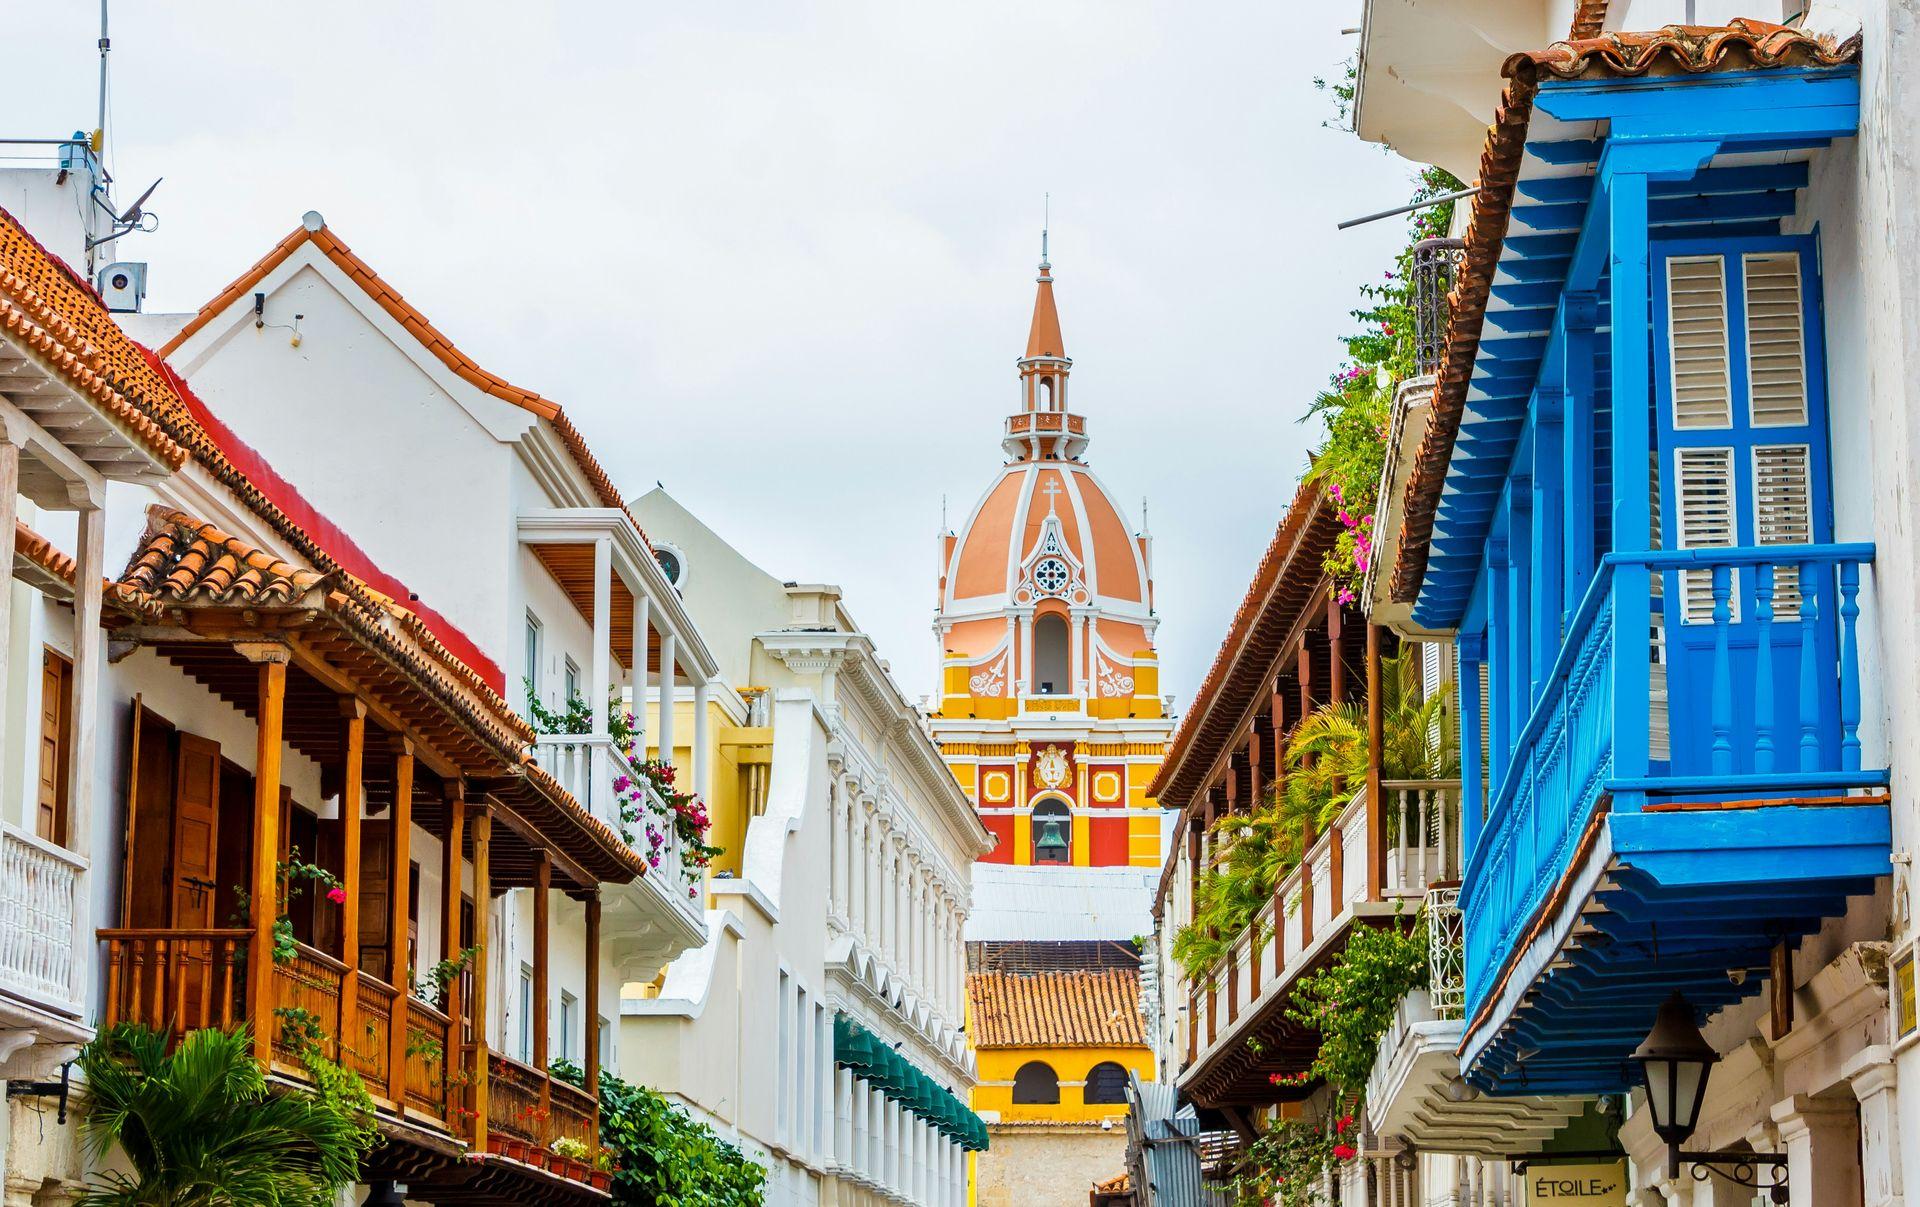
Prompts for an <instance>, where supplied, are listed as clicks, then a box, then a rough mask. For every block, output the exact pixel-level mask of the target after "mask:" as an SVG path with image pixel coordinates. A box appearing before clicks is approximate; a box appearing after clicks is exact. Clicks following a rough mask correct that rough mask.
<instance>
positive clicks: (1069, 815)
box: [1033, 800, 1073, 863]
mask: <svg viewBox="0 0 1920 1207" xmlns="http://www.w3.org/2000/svg"><path fill="white" fill-rule="evenodd" d="M1033 861H1034V862H1035V863H1072V862H1073V810H1071V809H1069V808H1067V806H1066V805H1065V804H1064V803H1063V802H1061V801H1057V800H1043V801H1041V802H1040V803H1039V804H1037V805H1035V806H1034V807H1033Z"/></svg>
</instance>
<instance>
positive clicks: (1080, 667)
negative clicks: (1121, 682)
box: [1067, 611, 1093, 803]
mask: <svg viewBox="0 0 1920 1207" xmlns="http://www.w3.org/2000/svg"><path fill="white" fill-rule="evenodd" d="M1087 665H1088V659H1087V618H1086V617H1085V616H1084V615H1082V614H1081V613H1080V612H1078V611H1075V612H1074V613H1073V670H1072V675H1073V682H1072V684H1071V685H1069V686H1068V688H1067V690H1068V691H1070V692H1073V693H1074V694H1075V695H1078V694H1080V692H1081V691H1082V690H1084V689H1085V688H1086V681H1087ZM1092 694H1093V693H1092V692H1091V691H1088V692H1087V695H1088V696H1089V697H1091V696H1092ZM1082 803H1084V802H1082Z"/></svg>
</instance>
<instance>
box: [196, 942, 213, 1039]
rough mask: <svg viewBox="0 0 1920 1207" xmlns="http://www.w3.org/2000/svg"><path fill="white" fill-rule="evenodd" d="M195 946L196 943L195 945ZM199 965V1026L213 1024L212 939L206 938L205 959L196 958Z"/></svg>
mask: <svg viewBox="0 0 1920 1207" xmlns="http://www.w3.org/2000/svg"><path fill="white" fill-rule="evenodd" d="M196 946H197V945H196ZM195 962H196V963H198V964H199V965H200V1022H199V1025H200V1026H201V1027H211V1026H213V941H212V940H210V939H209V940H207V954H206V958H205V959H201V960H196V961H195Z"/></svg>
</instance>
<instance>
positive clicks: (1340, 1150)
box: [1333, 1144, 1360, 1161]
mask: <svg viewBox="0 0 1920 1207" xmlns="http://www.w3.org/2000/svg"><path fill="white" fill-rule="evenodd" d="M1333 1155H1334V1156H1335V1157H1336V1158H1337V1159H1339V1160H1342V1161H1351V1160H1353V1159H1354V1158H1355V1157H1357V1156H1359V1155H1360V1154H1359V1152H1358V1151H1356V1150H1355V1149H1354V1148H1353V1147H1352V1146H1351V1145H1347V1144H1336V1145H1334V1146H1333Z"/></svg>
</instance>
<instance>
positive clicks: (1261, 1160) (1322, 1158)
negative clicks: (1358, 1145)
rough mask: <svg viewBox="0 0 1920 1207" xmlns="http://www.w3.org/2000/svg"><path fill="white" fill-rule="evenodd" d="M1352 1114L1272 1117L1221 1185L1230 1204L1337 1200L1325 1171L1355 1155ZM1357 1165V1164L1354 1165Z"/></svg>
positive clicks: (1302, 1204)
mask: <svg viewBox="0 0 1920 1207" xmlns="http://www.w3.org/2000/svg"><path fill="white" fill-rule="evenodd" d="M1357 1131H1358V1128H1357V1127H1356V1126H1355V1123H1354V1119H1353V1116H1352V1115H1342V1116H1339V1117H1337V1118H1314V1117H1311V1116H1305V1115H1302V1116H1289V1117H1283V1118H1279V1119H1276V1120H1274V1121H1273V1122H1272V1123H1270V1124H1269V1125H1268V1126H1267V1129H1266V1130H1265V1131H1264V1132H1262V1133H1261V1134H1260V1137H1259V1138H1258V1139H1257V1140H1255V1141H1254V1142H1253V1143H1252V1144H1251V1145H1249V1146H1248V1147H1247V1152H1246V1156H1245V1159H1244V1160H1242V1161H1241V1162H1240V1164H1239V1165H1237V1166H1235V1170H1234V1174H1233V1176H1232V1177H1230V1178H1228V1179H1227V1180H1226V1181H1225V1182H1224V1183H1223V1184H1222V1189H1224V1190H1225V1191H1226V1192H1227V1193H1228V1195H1229V1196H1231V1198H1232V1199H1233V1203H1234V1207H1315V1205H1317V1204H1330V1203H1333V1202H1336V1201H1338V1200H1337V1198H1336V1197H1335V1196H1334V1194H1333V1193H1332V1192H1333V1190H1334V1188H1333V1186H1332V1185H1331V1182H1330V1180H1329V1179H1328V1177H1327V1175H1328V1173H1329V1172H1331V1171H1335V1170H1340V1169H1342V1167H1344V1166H1348V1165H1349V1163H1351V1162H1352V1161H1353V1160H1354V1158H1355V1157H1357V1156H1358V1155H1359V1153H1358V1151H1357V1150H1356V1149H1355V1148H1354V1145H1353V1141H1354V1140H1355V1139H1356V1138H1357V1135H1356V1133H1357ZM1354 1168H1356V1169H1357V1167H1354Z"/></svg>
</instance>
